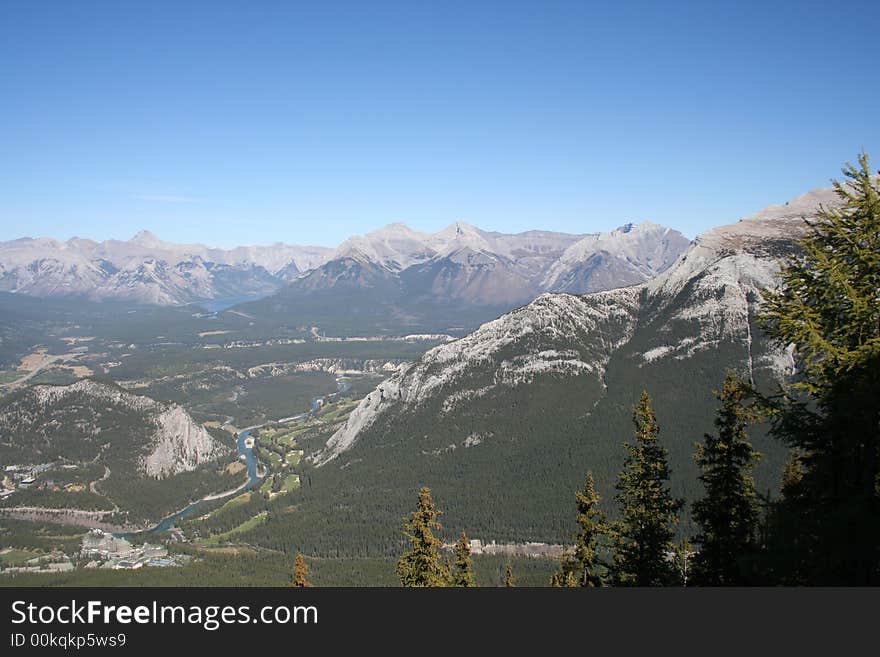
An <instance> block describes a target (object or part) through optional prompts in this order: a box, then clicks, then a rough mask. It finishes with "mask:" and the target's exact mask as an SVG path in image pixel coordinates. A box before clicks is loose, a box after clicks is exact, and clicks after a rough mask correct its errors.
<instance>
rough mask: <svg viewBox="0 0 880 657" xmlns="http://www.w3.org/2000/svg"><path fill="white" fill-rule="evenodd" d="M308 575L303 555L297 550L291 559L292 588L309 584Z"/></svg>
mask: <svg viewBox="0 0 880 657" xmlns="http://www.w3.org/2000/svg"><path fill="white" fill-rule="evenodd" d="M308 577H309V566H308V564H306V560H305V557H303V555H302V554H301V553H300V552H297V553H296V557H295V558H294V560H293V581H292V582H291V584H290V586H291V587H294V588H299V587H308V586H311V584H310V583H309V580H308Z"/></svg>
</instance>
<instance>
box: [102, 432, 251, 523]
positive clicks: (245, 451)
mask: <svg viewBox="0 0 880 657" xmlns="http://www.w3.org/2000/svg"><path fill="white" fill-rule="evenodd" d="M256 428H257V427H250V428H248V429H245V430H244V431H241V432H239V434H238V442H237V447H238V453H239V454H240V455H241V456H244V461H245V463H246V464H247V473H248V480H247V482H245V483H244V484H242V485H241V486H239V487H238V488H236V489H235V490H230V491H226V492H225V493H215V494H213V495H208V496H206V497H203V498H202V499H200V500H199V501H198V502H193V503H192V504H190V505H189V506H187V507H185V508H183V509H181V510H180V511H178V512H176V513H172V514H171V515H170V516H167V517H165V518H163V519H162V520H161V521H160V522H159V524H157V525H156V526H155V527H152V528H150V529H144V530H142V531H139V532H129V533H123V534H117V536H122V537H125V538H132V537H142V536H145V535H148V534H159V533H161V532H167V531H168V530H169V529H171V528H172V527H174V525H175V524H177V522H178V521H180V520H184V519H185V518H188V517H189V516H191V515H193V514H194V513H195V512H196V511H198V510H199V509H200V508H201V507H203V506H204V505H205V504H207V503H208V502H213V501H215V500H220V499H223V498H225V497H231V496H232V495H235V494H236V493H241V492H242V491H245V490H250V489H251V488H254V487H255V486H257V485H259V483H260V481H261V478H260V476H259V475H258V474H257V465H258V463H257V457H256V456H254V450H253V448H251V447H246V446H245V442H246V441H247V438H248V436H250V432H251V430H253V429H256Z"/></svg>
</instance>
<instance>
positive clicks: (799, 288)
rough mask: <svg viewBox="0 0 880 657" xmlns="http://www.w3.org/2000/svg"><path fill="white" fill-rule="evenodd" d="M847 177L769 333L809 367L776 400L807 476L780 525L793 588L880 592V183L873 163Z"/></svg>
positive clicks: (794, 263) (794, 262)
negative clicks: (871, 587)
mask: <svg viewBox="0 0 880 657" xmlns="http://www.w3.org/2000/svg"><path fill="white" fill-rule="evenodd" d="M843 174H844V176H845V180H844V182H839V181H834V190H835V192H836V193H837V196H838V199H839V201H840V204H839V207H836V208H828V207H824V208H822V209H821V211H820V212H819V216H818V220H817V221H815V222H813V223H810V222H808V223H809V233H808V235H807V237H806V238H805V239H803V240H802V242H801V247H802V252H801V253H799V254H798V255H796V256H793V257H791V258H789V260H788V262H787V264H786V266H785V267H783V269H782V272H781V278H782V285H781V290H780V291H777V292H771V293H767V294H766V295H765V298H766V302H767V305H766V311H765V315H764V317H763V321H764V328H765V331H766V332H767V333H768V334H769V335H770V336H771V337H772V338H773V339H774V340H775V341H776V342H777V344H778V345H779V346H780V347H782V346H787V345H790V344H793V345H794V347H795V351H794V353H795V357H796V359H797V363H798V365H799V378H798V382H797V383H796V384H795V385H794V387H793V389H792V390H791V391H789V392H788V393H786V394H785V395H783V396H781V397H780V398H776V399H770V400H765V401H766V402H767V405H768V407H769V408H770V410H771V411H772V414H771V422H772V428H771V433H772V435H774V436H775V437H777V438H779V439H780V440H782V441H783V442H785V443H786V444H787V445H788V446H789V447H791V448H794V449H796V450H798V452H799V461H800V465H801V468H802V476H801V478H800V480H799V481H797V483H796V484H794V485H789V486H788V487H787V489H786V492H785V493H784V497H783V499H782V500H781V501H780V502H779V504H778V505H777V506H776V508H775V510H774V515H775V516H776V517H775V518H774V519H772V520H771V522H770V523H769V525H770V538H769V540H770V543H771V548H773V549H775V550H778V551H780V554H783V555H784V558H777V559H776V560H775V564H774V568H775V573H774V576H775V577H776V579H777V581H780V582H782V583H788V584H837V585H846V584H851V585H855V584H875V585H876V584H880V495H878V490H877V481H878V477H880V403H878V399H880V183H878V178H877V177H876V176H875V175H873V174H872V173H871V169H870V165H869V162H868V157H867V155H865V154H864V153H862V154H861V155H860V156H859V159H858V165H857V166H853V165H851V164H847V165H846V166H845V167H844V168H843Z"/></svg>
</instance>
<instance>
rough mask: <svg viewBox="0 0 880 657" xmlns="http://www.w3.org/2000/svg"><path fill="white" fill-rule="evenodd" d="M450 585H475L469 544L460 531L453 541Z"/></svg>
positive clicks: (465, 535)
mask: <svg viewBox="0 0 880 657" xmlns="http://www.w3.org/2000/svg"><path fill="white" fill-rule="evenodd" d="M453 566H454V568H453V571H452V585H453V586H463V587H470V586H476V585H477V584H476V582H475V581H474V567H473V563H472V561H471V544H470V541H468V537H467V534H465V533H464V532H462V533H461V536H459V537H458V541H457V542H456V543H455V554H454V557H453Z"/></svg>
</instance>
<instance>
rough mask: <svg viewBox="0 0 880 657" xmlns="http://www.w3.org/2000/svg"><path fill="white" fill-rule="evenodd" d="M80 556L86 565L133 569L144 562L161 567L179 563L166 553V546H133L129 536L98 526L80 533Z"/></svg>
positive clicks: (89, 566) (144, 563)
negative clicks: (126, 537)
mask: <svg viewBox="0 0 880 657" xmlns="http://www.w3.org/2000/svg"><path fill="white" fill-rule="evenodd" d="M80 556H81V557H82V559H83V560H84V561H85V560H88V563H86V565H85V567H86V568H108V569H115V570H134V569H136V568H142V567H143V566H153V567H158V568H164V567H167V566H176V565H178V561H177V559H176V558H174V557H169V556H168V549H167V548H166V547H164V546H162V545H154V544H152V543H144V544H143V545H137V546H135V545H132V544H131V542H130V541H128V539H125V538H123V537H122V536H115V535H114V534H111V533H110V532H105V531H103V530H101V529H93V530H91V531H90V532H89V533H88V534H86V535H85V536H84V537H83V540H82V547H81V548H80Z"/></svg>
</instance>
